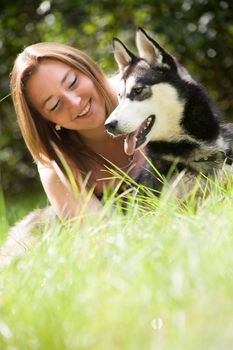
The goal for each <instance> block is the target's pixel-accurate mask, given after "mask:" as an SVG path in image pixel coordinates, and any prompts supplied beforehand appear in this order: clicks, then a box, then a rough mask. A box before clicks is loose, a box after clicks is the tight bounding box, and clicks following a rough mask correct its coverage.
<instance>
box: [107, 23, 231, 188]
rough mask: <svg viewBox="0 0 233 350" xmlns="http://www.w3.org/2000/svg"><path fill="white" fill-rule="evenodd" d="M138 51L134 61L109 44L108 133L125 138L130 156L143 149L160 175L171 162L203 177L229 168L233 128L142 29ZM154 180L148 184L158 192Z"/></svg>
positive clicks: (120, 47) (118, 45)
mask: <svg viewBox="0 0 233 350" xmlns="http://www.w3.org/2000/svg"><path fill="white" fill-rule="evenodd" d="M136 46H137V49H138V53H139V55H138V56H135V55H134V54H133V53H132V52H131V51H129V50H128V48H127V47H126V46H125V45H124V44H123V43H122V42H121V41H120V40H119V39H117V38H114V39H113V48H114V56H115V59H116V61H117V63H118V66H119V70H120V73H119V75H120V79H119V84H118V90H119V105H118V106H117V108H116V109H115V110H114V111H113V113H112V114H111V115H110V116H109V117H108V118H107V120H106V123H105V127H106V129H107V131H108V132H109V133H110V134H112V135H114V136H119V135H126V141H125V143H126V147H125V151H126V153H128V154H131V153H133V152H134V151H135V149H139V148H143V147H145V146H146V145H147V149H148V156H149V158H150V159H151V160H152V162H153V163H154V165H155V166H156V167H157V168H158V170H159V171H160V172H161V174H163V175H167V173H168V172H169V169H170V168H171V166H172V165H174V163H175V164H176V170H177V171H178V172H180V171H184V170H185V171H188V172H191V173H192V174H198V173H200V172H201V173H203V174H205V175H209V174H211V173H213V172H214V171H215V169H221V168H222V167H223V164H227V166H228V167H229V166H231V164H232V161H233V156H232V143H233V125H232V124H227V123H224V121H223V119H222V117H221V115H220V113H219V112H218V111H217V109H216V108H215V106H214V104H213V102H212V101H211V99H210V97H209V96H208V94H207V92H206V91H205V90H204V89H203V87H202V86H200V84H198V83H197V82H196V81H195V80H194V79H193V78H192V77H191V75H190V74H189V72H188V71H187V70H186V68H184V67H183V66H181V65H180V64H179V63H178V62H177V60H176V59H175V58H174V57H173V56H172V55H170V54H169V53H168V52H167V51H165V49H164V48H162V47H161V46H160V45H159V44H158V43H157V42H156V41H155V40H154V39H152V38H151V37H150V36H149V35H148V34H147V33H146V32H145V31H144V30H143V29H141V28H139V29H138V31H137V33H136ZM133 140H134V141H133ZM135 143H136V144H135ZM137 180H138V181H139V182H140V181H144V180H145V176H144V175H143V174H141V175H140V176H139V178H138V179H137ZM146 181H148V175H147V176H146ZM153 181H154V180H152V179H149V185H150V186H152V187H157V186H158V182H157V181H156V182H153ZM144 182H145V181H144Z"/></svg>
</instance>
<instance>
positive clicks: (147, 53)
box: [136, 28, 176, 69]
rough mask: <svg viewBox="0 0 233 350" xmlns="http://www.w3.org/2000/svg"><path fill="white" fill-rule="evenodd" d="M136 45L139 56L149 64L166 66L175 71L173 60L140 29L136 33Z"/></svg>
mask: <svg viewBox="0 0 233 350" xmlns="http://www.w3.org/2000/svg"><path fill="white" fill-rule="evenodd" d="M136 45H137V49H138V52H139V56H140V57H141V58H144V59H145V60H146V61H147V62H149V63H150V64H167V65H168V66H169V67H170V68H175V69H176V62H175V60H174V58H173V57H172V56H171V55H170V54H169V53H168V52H166V51H165V50H164V49H163V48H162V47H161V46H160V45H159V44H158V43H157V42H156V41H155V40H154V39H152V38H151V37H150V36H149V35H148V34H147V33H146V32H145V31H144V30H143V29H142V28H138V30H137V33H136Z"/></svg>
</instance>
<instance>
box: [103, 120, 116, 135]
mask: <svg viewBox="0 0 233 350" xmlns="http://www.w3.org/2000/svg"><path fill="white" fill-rule="evenodd" d="M117 124H118V121H117V120H113V121H111V122H108V123H105V124H104V126H105V128H106V129H107V131H109V132H110V133H114V131H115V130H116V128H117Z"/></svg>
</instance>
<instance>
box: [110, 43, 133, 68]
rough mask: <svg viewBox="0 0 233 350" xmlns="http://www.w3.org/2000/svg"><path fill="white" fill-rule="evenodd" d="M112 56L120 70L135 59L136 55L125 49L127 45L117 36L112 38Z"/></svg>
mask: <svg viewBox="0 0 233 350" xmlns="http://www.w3.org/2000/svg"><path fill="white" fill-rule="evenodd" d="M112 45H113V50H114V57H115V60H116V62H117V64H118V66H119V69H120V71H122V70H123V69H124V68H125V67H126V66H128V65H129V64H130V63H131V62H133V61H134V60H135V59H136V56H135V55H134V54H133V53H132V52H131V51H129V50H128V49H127V47H126V46H125V45H124V44H123V43H122V41H120V40H119V39H118V38H113V41H112Z"/></svg>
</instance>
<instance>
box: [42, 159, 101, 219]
mask: <svg viewBox="0 0 233 350" xmlns="http://www.w3.org/2000/svg"><path fill="white" fill-rule="evenodd" d="M38 171H39V174H40V179H41V183H42V185H43V187H44V190H45V193H46V195H47V197H48V199H49V202H50V203H51V205H52V207H53V210H54V211H55V213H56V214H57V216H58V217H59V218H60V219H67V218H74V217H76V216H78V215H79V213H80V212H81V210H82V209H83V206H84V205H85V201H86V200H87V199H88V196H87V191H86V190H85V189H82V190H80V195H79V194H75V193H74V192H73V191H72V190H71V187H70V189H69V188H68V187H67V186H65V184H64V183H63V182H62V181H61V179H60V177H59V176H58V174H57V172H56V171H55V169H54V167H53V166H52V165H51V166H44V165H42V164H40V163H38ZM101 207H102V206H101V203H100V201H99V200H98V199H97V198H96V197H95V195H92V196H91V198H90V200H89V201H88V206H87V209H90V210H99V209H101Z"/></svg>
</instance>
